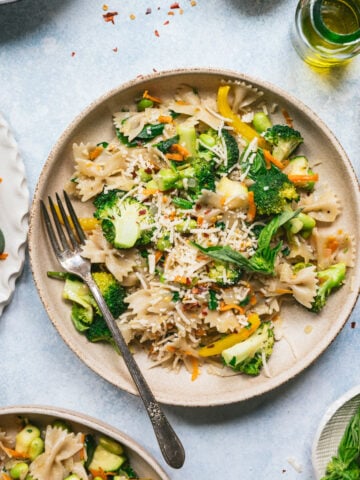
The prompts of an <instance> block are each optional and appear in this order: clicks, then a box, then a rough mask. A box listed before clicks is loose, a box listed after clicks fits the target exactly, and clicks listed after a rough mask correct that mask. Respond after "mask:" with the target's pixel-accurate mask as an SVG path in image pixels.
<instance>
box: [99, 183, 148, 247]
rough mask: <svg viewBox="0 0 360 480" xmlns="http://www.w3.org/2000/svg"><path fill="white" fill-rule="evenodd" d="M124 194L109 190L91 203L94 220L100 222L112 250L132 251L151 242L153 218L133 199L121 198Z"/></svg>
mask: <svg viewBox="0 0 360 480" xmlns="http://www.w3.org/2000/svg"><path fill="white" fill-rule="evenodd" d="M122 196H123V192H122V191H120V190H116V189H115V190H109V191H108V192H103V193H101V194H100V195H98V196H97V197H96V199H95V201H94V205H95V208H96V210H95V213H94V217H95V218H97V219H98V220H100V221H101V228H102V230H103V234H104V236H105V238H106V240H107V241H108V242H109V243H111V244H112V245H113V246H114V247H115V248H131V247H133V246H134V245H135V244H137V245H146V244H147V243H149V242H150V241H151V237H152V232H153V228H152V227H151V224H152V223H154V218H153V216H152V215H151V214H150V212H149V209H148V207H147V206H146V205H143V204H142V203H141V202H139V201H138V200H137V199H136V198H133V197H126V198H125V199H122Z"/></svg>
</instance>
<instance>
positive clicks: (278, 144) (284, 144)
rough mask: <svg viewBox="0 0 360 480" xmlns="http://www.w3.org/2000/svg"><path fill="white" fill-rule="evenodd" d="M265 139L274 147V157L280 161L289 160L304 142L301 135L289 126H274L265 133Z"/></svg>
mask: <svg viewBox="0 0 360 480" xmlns="http://www.w3.org/2000/svg"><path fill="white" fill-rule="evenodd" d="M264 138H265V140H266V141H267V142H268V143H269V144H270V145H272V155H273V156H274V157H275V158H276V159H277V160H280V161H282V160H285V159H287V158H289V156H290V155H291V153H292V152H293V151H294V150H295V149H296V147H298V146H299V145H300V144H301V143H302V142H303V141H304V139H303V138H302V136H301V133H300V132H298V131H297V130H294V129H293V128H291V127H289V126H288V125H273V126H272V127H270V128H268V129H267V130H266V131H265V133H264Z"/></svg>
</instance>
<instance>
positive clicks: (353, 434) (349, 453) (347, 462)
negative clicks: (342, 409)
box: [321, 409, 360, 480]
mask: <svg viewBox="0 0 360 480" xmlns="http://www.w3.org/2000/svg"><path fill="white" fill-rule="evenodd" d="M359 458H360V409H358V410H357V411H356V413H355V414H354V415H353V416H352V417H351V419H350V421H349V423H348V425H347V427H346V429H345V432H344V434H343V436H342V438H341V440H340V443H339V446H338V449H337V455H335V456H334V457H332V459H331V460H330V462H329V463H328V465H327V467H326V474H325V476H324V477H322V479H321V480H338V479H339V480H343V479H344V480H357V479H358V478H360V467H359Z"/></svg>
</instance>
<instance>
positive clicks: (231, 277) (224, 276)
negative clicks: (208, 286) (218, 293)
mask: <svg viewBox="0 0 360 480" xmlns="http://www.w3.org/2000/svg"><path fill="white" fill-rule="evenodd" d="M208 276H209V278H211V279H212V280H214V281H215V282H216V283H217V285H219V286H220V287H229V286H231V285H236V284H237V283H238V282H239V281H240V279H241V276H242V273H241V270H240V269H236V268H235V267H231V266H230V265H228V264H225V263H222V262H214V265H213V266H212V267H210V269H209V273H208Z"/></svg>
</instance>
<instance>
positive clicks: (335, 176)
mask: <svg viewBox="0 0 360 480" xmlns="http://www.w3.org/2000/svg"><path fill="white" fill-rule="evenodd" d="M222 79H228V80H240V81H245V82H246V83H248V84H250V85H253V86H254V87H255V88H258V89H260V90H261V91H263V92H264V98H265V99H266V100H267V103H268V105H272V104H274V103H275V104H277V105H279V106H280V107H282V108H284V109H285V110H286V111H288V112H289V114H290V115H291V117H292V118H293V120H294V125H296V127H297V129H298V130H300V132H301V133H302V134H303V136H304V138H305V142H304V145H302V146H301V152H303V154H304V155H308V156H309V158H311V159H312V160H313V161H316V163H319V164H320V165H319V166H318V167H317V171H318V172H319V175H320V177H321V178H322V179H323V180H324V181H327V182H328V183H329V184H330V185H336V193H337V194H338V196H339V198H340V199H342V200H344V199H348V198H351V199H352V208H351V209H349V208H347V209H345V208H344V209H343V211H342V214H341V216H340V218H339V221H338V223H337V225H339V228H342V229H344V231H347V232H351V233H352V234H353V235H354V239H355V243H356V244H357V243H358V239H359V238H360V200H359V186H358V183H357V179H356V176H355V174H354V172H353V169H352V166H351V164H350V162H349V160H348V158H347V156H346V154H345V152H344V150H343V149H342V147H341V145H340V144H339V142H338V141H337V140H336V138H335V137H334V135H333V134H332V133H331V132H330V130H329V129H328V128H327V127H326V126H325V125H324V123H323V122H322V121H321V119H320V118H319V117H318V116H317V115H316V114H315V113H314V112H312V111H311V110H310V109H309V108H308V107H306V106H305V105H304V104H303V103H301V102H300V101H299V100H297V99H295V98H293V97H292V96H291V95H289V94H287V93H286V92H284V91H283V90H280V89H279V88H277V87H275V86H274V85H271V84H269V83H267V82H264V81H262V80H259V79H256V78H252V77H249V76H247V75H244V74H240V73H237V72H232V71H228V70H215V69H210V68H209V69H184V70H173V71H168V72H158V73H155V74H152V75H148V76H144V77H139V78H137V79H135V80H133V81H131V82H128V83H127V84H125V85H121V86H119V87H118V88H116V89H114V90H112V91H110V92H108V93H106V94H105V95H104V96H102V97H101V98H99V99H97V100H96V101H95V102H93V103H92V104H91V105H90V106H89V107H88V108H87V109H86V110H85V111H84V112H82V113H81V114H80V115H79V116H78V117H77V118H76V119H75V120H74V121H73V122H72V124H71V125H70V126H69V127H68V128H67V129H66V130H65V132H64V133H63V135H62V136H61V137H60V139H59V140H58V142H57V143H56V145H55V146H54V148H53V150H52V151H51V153H50V155H49V157H48V159H47V162H46V164H45V166H44V168H43V171H42V173H41V175H40V178H39V182H38V185H37V188H36V191H35V195H34V200H33V206H32V209H31V214H30V230H29V252H30V260H31V266H32V270H33V274H34V280H35V284H36V287H37V289H38V292H39V295H40V298H41V300H42V302H43V304H44V306H45V308H46V311H47V313H48V315H49V317H50V319H51V321H52V322H53V323H54V325H55V327H56V328H57V330H58V331H59V333H60V335H61V336H62V338H63V339H64V340H65V342H66V343H67V344H68V345H69V347H70V348H71V349H72V350H73V351H74V352H75V353H76V354H77V355H78V356H79V358H81V360H82V361H83V362H85V364H87V365H88V366H89V367H90V368H92V369H93V370H94V371H95V372H97V373H98V374H99V375H101V376H102V377H103V378H105V379H107V380H108V381H110V382H111V383H113V384H114V385H117V386H119V387H121V388H123V389H124V390H126V391H128V392H131V393H135V394H136V393H137V391H136V388H135V386H134V384H133V382H132V381H131V379H130V376H129V374H128V372H127V370H126V367H125V365H124V363H123V361H122V359H121V358H119V356H118V355H117V354H116V352H115V351H114V350H113V349H112V348H111V346H108V345H100V343H99V344H90V343H89V342H88V341H87V340H86V338H85V336H83V335H80V334H79V333H78V332H77V331H76V330H75V328H74V327H73V325H72V322H71V319H70V312H69V308H68V305H66V303H65V301H64V300H63V299H62V285H61V282H56V281H53V282H50V281H49V279H48V278H47V276H46V272H47V271H48V270H54V268H58V263H57V261H56V259H55V257H54V255H53V253H52V251H51V250H50V246H49V243H48V242H47V239H46V237H45V235H40V236H39V232H41V231H43V224H42V221H41V215H40V208H39V200H40V199H46V198H47V196H48V195H51V196H53V195H54V193H55V192H61V190H62V189H63V188H64V185H65V182H67V181H68V179H69V178H70V177H71V175H72V173H73V155H72V145H73V143H79V142H81V141H83V142H88V141H102V140H104V139H109V138H112V136H113V124H112V116H111V114H112V112H115V111H118V109H119V107H121V105H128V104H129V103H131V102H132V101H133V100H134V98H136V97H137V96H138V95H139V94H140V93H141V92H143V91H144V90H149V91H151V92H153V94H154V95H155V94H156V95H158V96H161V94H162V93H163V94H166V92H167V93H168V94H169V93H170V92H173V91H174V89H175V88H176V87H177V86H178V85H180V84H188V85H192V86H194V87H197V88H199V89H203V90H208V91H212V92H215V91H216V88H217V87H218V85H219V83H220V81H221V80H222ZM164 92H165V93H164ZM277 115H278V119H279V120H278V121H279V122H280V121H283V117H282V116H281V113H280V109H279V113H277ZM87 207H88V206H87V205H86V204H82V203H81V202H77V203H76V204H75V208H76V211H77V212H78V214H79V215H80V216H81V215H83V216H86V215H89V210H88V209H87ZM354 263H355V265H354V268H353V270H352V272H351V273H350V274H349V281H348V282H346V284H345V285H344V286H343V287H342V288H341V289H340V290H339V291H338V292H336V293H335V294H334V295H332V296H331V298H330V299H329V301H328V305H327V307H326V308H325V309H324V310H323V311H322V312H321V313H320V314H319V315H316V316H315V315H314V314H312V313H311V312H309V311H307V310H306V309H305V308H302V307H301V306H300V305H299V306H297V305H291V306H288V307H287V306H286V307H284V309H283V312H282V319H283V332H284V336H283V339H282V340H281V341H279V342H277V344H276V345H275V348H274V352H273V355H272V356H271V359H270V361H269V368H270V371H271V374H272V376H271V378H268V377H266V375H264V374H261V375H259V376H258V377H255V378H249V377H247V376H245V375H236V376H231V377H219V376H216V375H211V374H210V373H208V371H207V368H206V367H204V368H202V370H201V374H200V375H199V377H198V378H197V379H196V381H194V382H192V381H191V375H189V373H188V372H187V371H186V370H185V369H182V370H181V371H180V372H179V373H175V372H172V371H169V370H167V369H165V368H161V367H158V368H150V367H151V366H152V364H151V361H150V360H149V359H148V357H147V355H146V352H144V351H141V350H139V351H138V352H137V353H136V359H137V360H138V362H139V365H140V367H141V369H142V371H143V372H144V375H145V377H146V379H147V380H148V382H149V384H150V386H151V388H152V390H153V392H154V394H155V396H156V397H157V399H158V400H159V401H160V402H162V403H167V404H173V405H184V406H209V405H221V404H228V403H232V402H238V401H242V400H247V399H249V398H252V397H255V396H258V395H261V394H263V393H265V392H269V391H270V390H272V389H274V388H276V387H278V386H280V385H282V384H284V383H285V382H287V381H288V380H290V379H291V378H293V377H294V376H295V375H297V374H299V373H300V372H302V371H303V370H304V369H305V368H306V367H307V366H309V365H310V364H311V363H312V362H314V361H315V360H316V359H317V358H318V356H319V355H320V354H321V353H322V352H323V351H324V350H325V349H326V348H327V347H328V346H329V344H330V343H331V342H332V341H333V340H334V338H335V337H336V335H337V334H338V333H339V332H340V330H341V328H342V327H343V326H344V324H345V322H346V320H347V318H348V317H349V315H350V314H351V311H352V309H353V307H354V304H355V301H356V299H357V296H358V291H359V282H360V256H359V255H357V256H356V258H355V262H354ZM309 327H310V328H309Z"/></svg>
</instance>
